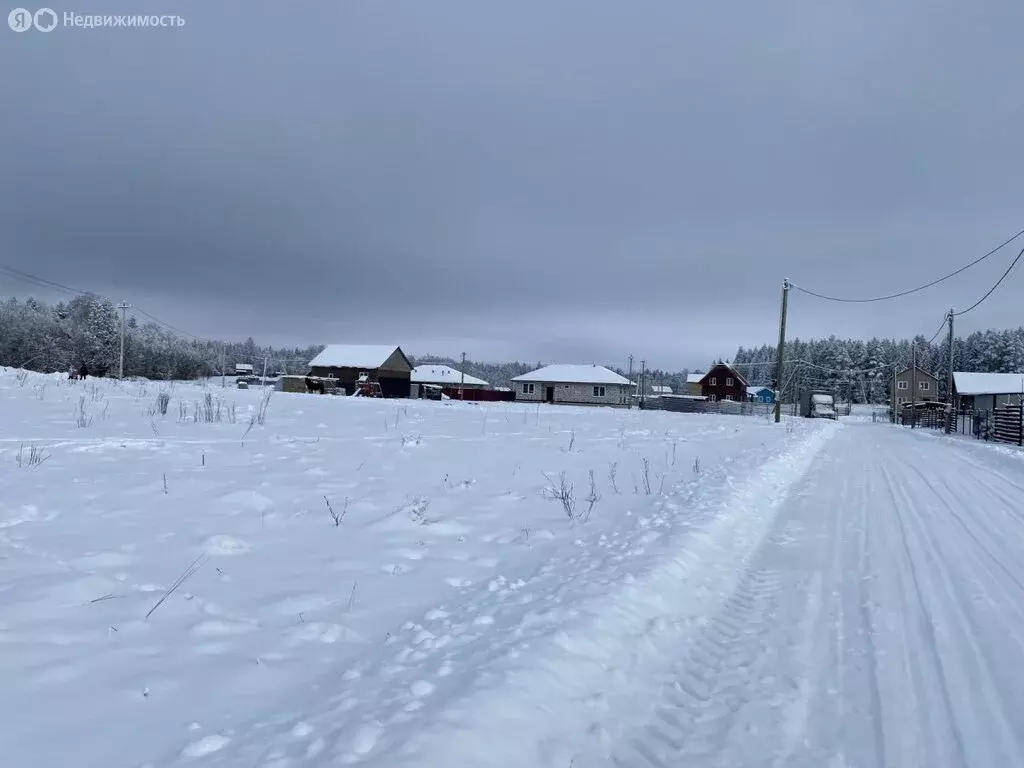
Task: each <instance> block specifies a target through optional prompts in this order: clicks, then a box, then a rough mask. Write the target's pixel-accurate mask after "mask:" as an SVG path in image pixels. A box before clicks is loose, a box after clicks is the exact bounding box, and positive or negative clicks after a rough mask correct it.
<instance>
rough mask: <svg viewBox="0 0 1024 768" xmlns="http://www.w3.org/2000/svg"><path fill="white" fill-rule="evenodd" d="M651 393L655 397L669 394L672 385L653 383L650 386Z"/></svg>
mask: <svg viewBox="0 0 1024 768" xmlns="http://www.w3.org/2000/svg"><path fill="white" fill-rule="evenodd" d="M651 393H652V394H653V395H654V396H655V397H660V396H661V395H671V394H672V387H670V386H668V385H667V384H655V385H654V386H653V387H651Z"/></svg>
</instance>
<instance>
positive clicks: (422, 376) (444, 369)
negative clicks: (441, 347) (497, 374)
mask: <svg viewBox="0 0 1024 768" xmlns="http://www.w3.org/2000/svg"><path fill="white" fill-rule="evenodd" d="M412 383H413V384H437V385H438V386H442V387H465V388H466V389H487V388H488V387H490V386H491V385H490V384H488V383H487V382H486V381H484V380H483V379H478V378H477V377H476V376H470V375H469V374H468V373H467V374H463V373H462V371H457V370H455V369H454V368H452V367H451V366H448V365H432V364H429V363H428V364H426V365H417V366H416V367H415V368H413V369H412Z"/></svg>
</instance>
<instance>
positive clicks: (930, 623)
mask: <svg viewBox="0 0 1024 768" xmlns="http://www.w3.org/2000/svg"><path fill="white" fill-rule="evenodd" d="M877 466H878V469H879V470H880V473H881V476H882V478H883V479H884V481H885V485H886V489H887V490H888V493H889V497H890V499H891V501H892V509H893V511H894V512H895V516H896V520H895V522H896V527H897V529H898V532H899V535H900V544H901V549H902V552H903V562H904V563H905V564H906V566H907V570H908V572H909V574H910V579H911V584H912V587H913V595H912V599H913V603H914V604H913V606H910V607H912V608H914V609H916V613H917V616H918V618H919V620H918V622H917V624H918V628H919V630H920V632H921V633H922V634H923V635H924V639H925V640H926V641H927V648H926V649H921V650H927V652H928V661H929V666H931V667H933V668H934V670H935V672H936V674H935V675H934V680H935V682H936V683H937V685H938V689H939V693H940V695H941V703H942V709H943V713H944V714H945V718H944V719H945V721H946V726H947V727H948V729H949V732H950V733H951V734H952V736H953V743H954V746H955V748H956V761H955V764H956V765H963V764H964V740H963V734H962V733H961V731H960V728H959V724H958V722H957V718H956V712H955V709H954V707H953V702H952V700H951V696H950V692H949V684H948V682H947V679H946V674H945V671H944V670H943V665H942V657H941V655H940V654H939V650H938V642H937V639H936V635H935V620H934V618H933V617H932V614H931V611H930V610H929V608H928V605H927V603H926V601H925V596H924V595H925V592H924V590H923V589H922V584H923V583H924V580H923V578H922V577H921V575H920V574H919V572H918V566H917V563H916V562H915V560H914V556H913V553H912V552H911V547H910V538H909V536H908V530H907V529H908V526H907V522H906V518H905V517H904V515H903V514H902V513H901V512H900V509H901V507H902V508H904V509H905V510H907V512H908V513H912V510H913V499H911V497H910V496H909V495H908V494H907V493H906V490H905V489H904V488H903V487H902V486H901V485H900V484H898V483H896V482H894V481H893V476H892V472H891V469H890V468H889V467H887V466H886V464H885V462H879V463H878V465H877Z"/></svg>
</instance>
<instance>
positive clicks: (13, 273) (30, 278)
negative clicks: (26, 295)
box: [0, 265, 93, 296]
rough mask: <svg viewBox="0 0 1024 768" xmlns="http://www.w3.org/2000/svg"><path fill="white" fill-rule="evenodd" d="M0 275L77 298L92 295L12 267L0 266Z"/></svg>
mask: <svg viewBox="0 0 1024 768" xmlns="http://www.w3.org/2000/svg"><path fill="white" fill-rule="evenodd" d="M0 274H3V275H5V276H7V277H13V278H14V279H16V280H22V281H24V282H26V283H32V284H33V285H38V286H40V287H42V288H56V289H57V290H59V291H64V292H66V293H73V294H78V295H79V296H90V295H93V294H91V292H90V291H81V290H79V289H78V288H71V287H70V286H67V285H61V284H60V283H55V282H53V281H52V280H47V279H46V278H43V277H37V276H36V275H30V274H28V273H27V272H22V271H21V270H20V269H14V268H13V267H7V266H3V265H0Z"/></svg>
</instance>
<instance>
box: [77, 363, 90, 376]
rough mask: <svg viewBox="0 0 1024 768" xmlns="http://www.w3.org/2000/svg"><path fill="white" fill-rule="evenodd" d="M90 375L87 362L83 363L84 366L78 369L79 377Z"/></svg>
mask: <svg viewBox="0 0 1024 768" xmlns="http://www.w3.org/2000/svg"><path fill="white" fill-rule="evenodd" d="M88 376H89V369H88V368H86V367H85V363H82V367H81V368H79V369H78V378H80V379H85V378H88Z"/></svg>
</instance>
